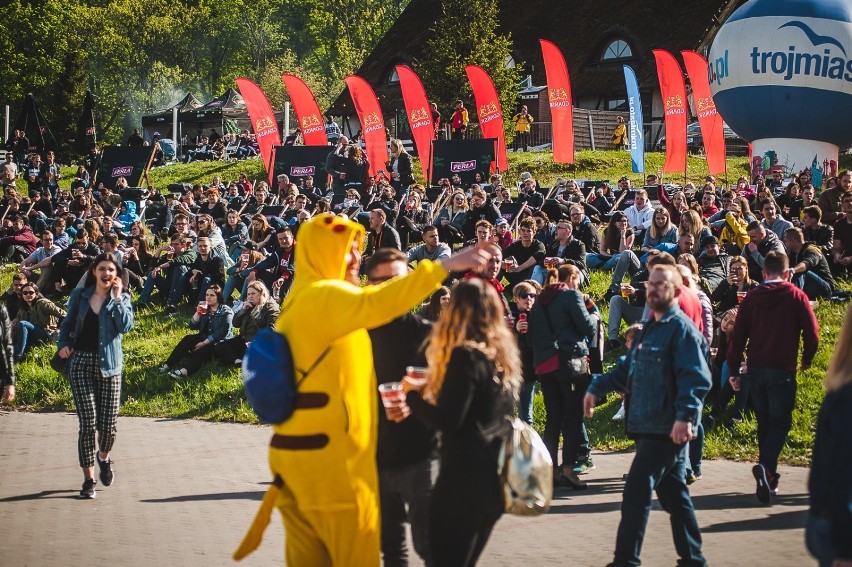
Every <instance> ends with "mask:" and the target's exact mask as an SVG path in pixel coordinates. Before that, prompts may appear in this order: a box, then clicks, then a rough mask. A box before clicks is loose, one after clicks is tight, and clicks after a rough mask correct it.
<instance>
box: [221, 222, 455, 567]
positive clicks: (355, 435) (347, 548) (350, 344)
mask: <svg viewBox="0 0 852 567" xmlns="http://www.w3.org/2000/svg"><path fill="white" fill-rule="evenodd" d="M363 239H364V228H363V227H362V226H361V225H360V224H358V223H355V222H352V221H349V220H347V219H346V218H345V217H336V216H334V215H331V214H324V215H318V216H317V217H314V218H313V219H312V220H311V221H309V222H307V223H306V224H304V225H302V227H301V228H300V229H299V243H298V245H297V246H296V253H295V254H296V255H295V265H296V266H297V269H296V276H295V278H294V280H293V286H292V289H291V290H290V293H289V295H288V297H287V299H286V301H285V302H284V305H283V307H282V312H281V317H280V318H279V319H278V322H277V323H276V329H277V330H278V331H279V332H280V333H283V334H284V335H285V336H287V339H288V341H289V343H290V348H291V350H292V353H293V360H294V363H295V366H296V368H300V369H306V368H310V367H311V366H312V365H313V364H314V363H315V362H316V361H317V360H318V359H319V358H320V357H321V355H322V354H323V352H324V351H325V350H326V349H329V351H328V353H327V354H326V355H325V356H323V357H322V359H321V361H320V362H319V364H318V365H317V366H316V367H315V368H314V369H313V370H312V371H311V373H310V374H309V375H308V376H307V377H306V378H305V380H304V381H303V382H302V383H301V385H300V386H299V398H298V400H297V403H296V408H297V409H296V410H295V411H294V413H293V415H292V416H291V417H290V418H289V419H288V420H287V421H285V422H283V423H279V424H277V425H275V426H274V427H273V429H274V431H275V435H274V436H273V439H272V443H271V448H270V451H269V464H270V467H271V468H272V473H273V475H275V483H274V484H273V486H271V487H270V489H269V491H268V492H267V493H266V495H265V496H264V499H263V503H262V504H261V508H260V510H259V511H258V513H257V516H256V517H255V520H254V523H253V524H252V526H251V528H250V529H249V532H248V534H247V535H246V536H245V539H244V540H243V542H242V544H241V545H240V548H239V549H238V550H237V551H236V553H235V554H234V559H242V558H243V557H245V556H246V555H248V554H249V553H251V552H252V551H253V550H254V549H256V548H257V546H258V545H259V544H260V539H261V536H262V535H263V531H264V529H265V528H266V526H267V525H268V524H269V517H270V515H271V512H272V507H273V506H276V507H278V508H279V509H280V510H281V514H282V516H283V518H284V530H285V533H286V551H285V559H286V562H287V564H288V565H294V566H297V567H301V566H310V567H319V566H323V565H364V566H378V565H379V548H380V545H379V534H380V525H379V504H378V476H377V472H376V436H377V417H378V416H377V412H378V400H377V397H376V396H377V394H376V377H375V371H374V368H373V357H372V350H371V344H370V337H369V335H368V334H367V329H371V328H374V327H379V326H381V325H384V324H386V323H389V322H390V321H392V320H393V319H395V318H397V317H399V316H400V315H402V314H403V313H405V312H406V311H408V310H410V309H411V308H413V307H414V306H415V305H417V304H418V303H419V302H420V301H422V300H423V299H424V298H425V297H427V296H428V295H429V294H430V293H432V292H434V291H435V290H437V289H438V288H439V287H440V285H441V282H443V281H444V280H445V279H446V277H447V275H448V274H447V272H446V270H444V269H443V268H442V267H441V266H440V265H439V264H436V263H432V262H430V261H428V260H424V261H421V262H419V264H418V266H417V269H415V270H414V271H413V272H411V273H410V274H408V275H407V276H404V277H400V278H395V279H393V280H389V281H387V282H385V283H382V284H380V285H377V286H369V287H364V288H362V287H359V286H357V285H353V284H351V283H349V282H347V281H346V280H345V279H344V278H345V276H346V271H347V254H348V253H349V252H350V250H351V247H352V242H353V240H354V241H357V242H358V245H359V247H360V245H361V243H362V242H363Z"/></svg>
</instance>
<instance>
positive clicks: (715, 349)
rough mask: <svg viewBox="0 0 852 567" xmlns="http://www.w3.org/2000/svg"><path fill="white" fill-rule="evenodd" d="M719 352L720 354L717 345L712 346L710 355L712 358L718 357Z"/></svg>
mask: <svg viewBox="0 0 852 567" xmlns="http://www.w3.org/2000/svg"><path fill="white" fill-rule="evenodd" d="M717 354H719V349H718V348H716V347H710V356H711V357H712V358H716V355H717Z"/></svg>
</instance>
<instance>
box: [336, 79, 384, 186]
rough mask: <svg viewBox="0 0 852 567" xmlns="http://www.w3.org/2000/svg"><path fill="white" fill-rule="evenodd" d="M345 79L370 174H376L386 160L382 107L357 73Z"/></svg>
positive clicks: (382, 167)
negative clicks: (359, 128)
mask: <svg viewBox="0 0 852 567" xmlns="http://www.w3.org/2000/svg"><path fill="white" fill-rule="evenodd" d="M345 80H346V86H347V87H349V94H350V95H351V96H352V102H353V103H355V112H357V113H358V120H360V121H361V135H362V136H363V137H364V143H365V144H366V145H367V159H368V160H369V161H370V175H376V173H378V171H379V170H384V169H385V167H386V164H387V161H388V142H387V137H386V135H385V118H384V116H383V115H382V108H381V107H380V106H379V100H378V99H377V98H376V93H375V92H373V88H372V87H371V86H370V85H369V84H368V83H367V81H365V80H364V79H362V78H361V77H359V76H358V75H349V76H347V77H346V79H345Z"/></svg>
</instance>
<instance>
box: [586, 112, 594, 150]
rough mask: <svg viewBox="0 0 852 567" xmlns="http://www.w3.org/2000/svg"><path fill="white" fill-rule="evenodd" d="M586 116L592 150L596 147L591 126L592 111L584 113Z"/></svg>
mask: <svg viewBox="0 0 852 567" xmlns="http://www.w3.org/2000/svg"><path fill="white" fill-rule="evenodd" d="M586 117H587V118H588V120H589V137H590V138H591V140H592V151H594V150H595V149H597V148H595V127H594V126H593V123H592V113H591V112H590V113H588V114H587V115H586Z"/></svg>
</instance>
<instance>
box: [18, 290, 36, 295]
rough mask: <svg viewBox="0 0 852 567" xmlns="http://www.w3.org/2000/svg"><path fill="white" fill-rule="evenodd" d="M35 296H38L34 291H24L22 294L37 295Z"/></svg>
mask: <svg viewBox="0 0 852 567" xmlns="http://www.w3.org/2000/svg"><path fill="white" fill-rule="evenodd" d="M35 294H36V292H34V291H22V292H21V295H35Z"/></svg>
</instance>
